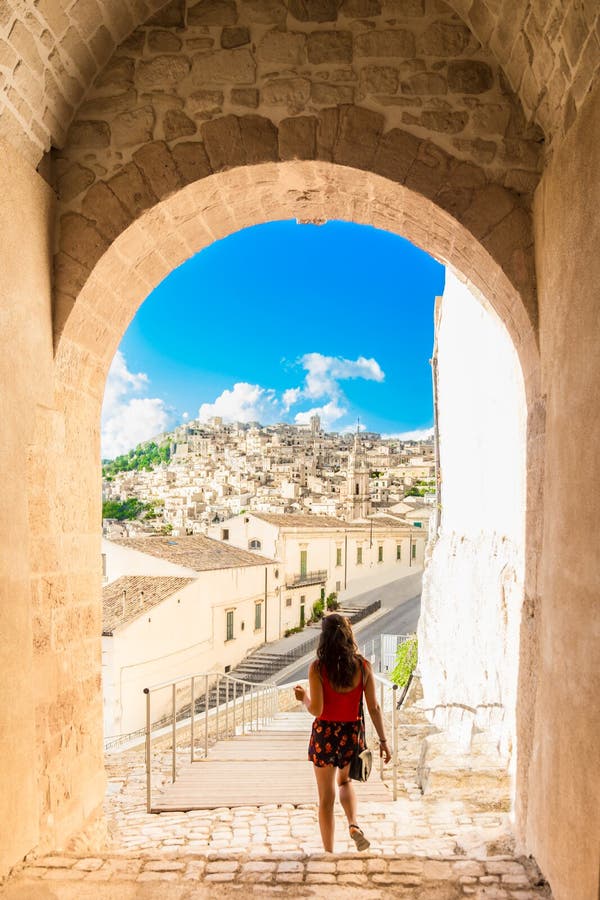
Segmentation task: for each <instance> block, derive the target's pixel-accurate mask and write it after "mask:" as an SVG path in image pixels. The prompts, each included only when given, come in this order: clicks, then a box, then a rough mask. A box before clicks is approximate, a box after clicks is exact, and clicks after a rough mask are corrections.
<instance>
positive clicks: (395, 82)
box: [359, 66, 400, 95]
mask: <svg viewBox="0 0 600 900" xmlns="http://www.w3.org/2000/svg"><path fill="white" fill-rule="evenodd" d="M399 84H400V75H399V72H398V69H397V68H395V67H394V66H364V68H362V69H361V70H360V76H359V87H360V91H361V94H363V95H364V94H395V93H396V91H397V90H398V86H399Z"/></svg>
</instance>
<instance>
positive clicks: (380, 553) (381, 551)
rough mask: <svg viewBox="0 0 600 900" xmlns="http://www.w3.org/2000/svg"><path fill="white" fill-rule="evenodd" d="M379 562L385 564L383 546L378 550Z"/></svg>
mask: <svg viewBox="0 0 600 900" xmlns="http://www.w3.org/2000/svg"><path fill="white" fill-rule="evenodd" d="M377 562H383V544H380V545H379V547H378V548H377Z"/></svg>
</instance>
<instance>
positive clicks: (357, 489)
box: [354, 484, 360, 495]
mask: <svg viewBox="0 0 600 900" xmlns="http://www.w3.org/2000/svg"><path fill="white" fill-rule="evenodd" d="M354 493H355V494H356V495H358V494H360V485H358V484H357V485H356V490H355V491H354Z"/></svg>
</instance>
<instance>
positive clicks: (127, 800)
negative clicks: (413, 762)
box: [0, 751, 550, 900]
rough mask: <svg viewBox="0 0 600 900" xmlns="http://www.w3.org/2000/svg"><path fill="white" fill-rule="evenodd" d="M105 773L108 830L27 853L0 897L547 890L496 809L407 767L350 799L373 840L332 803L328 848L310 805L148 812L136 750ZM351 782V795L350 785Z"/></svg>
mask: <svg viewBox="0 0 600 900" xmlns="http://www.w3.org/2000/svg"><path fill="white" fill-rule="evenodd" d="M169 766H170V755H169V754H168V753H160V754H159V753H156V754H155V755H154V768H155V771H156V772H157V773H158V774H157V780H158V781H160V780H163V779H166V778H167V777H168V771H169ZM107 771H108V791H107V799H106V808H105V814H106V822H107V825H108V836H107V837H106V839H105V840H104V841H102V842H101V843H100V844H98V843H96V846H94V844H93V842H92V841H91V840H90V838H89V836H81V837H80V838H78V839H77V840H75V841H74V843H73V844H72V846H71V847H70V848H69V849H68V851H67V852H65V853H63V854H61V855H53V856H48V857H42V858H37V859H36V858H33V859H28V860H27V861H26V862H25V863H24V864H23V866H21V867H20V868H19V870H18V871H16V872H15V873H13V876H12V878H11V879H10V880H9V881H8V883H7V884H6V885H5V887H4V889H3V890H1V891H0V894H1V895H2V897H3V898H6V900H29V898H31V900H37V898H39V900H44V898H48V900H70V898H73V900H74V898H77V900H87V898H88V897H89V898H94V900H96V898H98V900H103V898H106V900H108V898H110V900H128V898H132V900H133V898H135V900H151V898H154V897H159V896H160V897H161V898H167V900H170V898H173V900H188V898H189V900H200V898H204V897H207V898H208V897H209V898H213V897H215V898H218V897H230V896H231V897H232V896H238V895H239V892H240V891H241V890H244V889H245V890H251V891H252V892H253V893H255V894H256V895H258V896H267V895H269V894H270V893H275V894H277V895H281V894H283V895H284V896H290V897H300V896H308V897H323V896H325V895H327V897H331V898H333V897H335V896H336V891H337V890H340V891H341V890H343V896H344V898H350V900H352V898H359V897H361V898H362V897H373V898H379V897H384V896H385V897H389V896H397V897H412V898H421V900H452V898H467V897H474V898H481V900H484V898H486V900H535V898H542V897H543V898H548V897H550V892H549V888H548V886H547V885H545V883H544V881H543V879H542V878H541V876H540V873H539V871H538V870H537V867H536V866H535V863H534V862H533V861H532V860H529V859H523V858H515V857H514V855H513V840H512V835H511V827H510V821H509V817H508V814H507V813H506V812H502V811H494V810H491V809H485V808H482V804H481V803H473V801H468V800H465V801H460V800H442V799H432V798H427V797H423V796H422V795H421V793H420V791H419V789H418V787H417V785H416V782H415V780H414V771H412V773H411V769H410V766H407V767H405V769H404V770H403V772H402V773H401V774H402V781H401V790H400V795H399V799H398V800H397V801H396V802H392V801H390V802H389V803H385V804H376V803H363V804H360V800H359V804H360V807H359V811H360V815H359V821H360V823H361V825H362V827H363V828H364V830H365V832H366V833H367V834H368V836H369V838H370V840H371V842H372V843H371V847H370V849H369V850H368V851H367V852H365V853H361V854H359V853H357V852H356V851H355V850H354V845H353V844H352V842H351V841H350V839H349V838H348V836H347V832H346V828H345V821H344V819H343V816H342V814H341V810H340V809H339V808H338V810H337V816H336V847H335V851H336V852H335V854H326V853H323V851H322V848H321V843H320V839H319V829H318V824H317V808H316V805H315V804H313V803H309V804H305V805H303V806H300V807H294V806H292V805H291V804H282V805H279V806H276V805H272V806H260V807H247V808H245V807H240V808H236V809H227V808H220V809H213V810H197V811H192V812H188V813H162V814H160V815H159V816H158V815H149V814H148V813H146V808H145V767H144V759H143V754H142V752H141V751H129V752H127V753H122V754H119V755H118V756H113V757H112V758H109V760H108V764H107ZM357 792H358V795H359V798H360V785H358V786H357ZM491 805H494V804H490V806H491ZM483 806H485V804H483ZM92 850H93V852H92ZM159 888H160V891H159V892H158V893H157V891H158V889H159ZM332 891H334V893H332ZM340 896H341V894H340Z"/></svg>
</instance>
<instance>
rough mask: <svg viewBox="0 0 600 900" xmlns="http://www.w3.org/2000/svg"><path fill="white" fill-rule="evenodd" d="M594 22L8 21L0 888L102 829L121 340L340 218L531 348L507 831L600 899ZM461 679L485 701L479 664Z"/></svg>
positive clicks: (447, 12) (480, 17)
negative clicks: (245, 233)
mask: <svg viewBox="0 0 600 900" xmlns="http://www.w3.org/2000/svg"><path fill="white" fill-rule="evenodd" d="M599 13H600V11H599V9H598V4H597V3H596V2H593V0H592V2H588V0H582V2H578V3H575V2H571V0H552V2H548V3H542V2H538V0H523V2H522V3H515V2H511V0H493V2H492V0H449V2H448V3H443V2H441V0H411V2H404V0H323V2H310V0H302V2H300V0H239V2H236V0H199V2H196V3H194V2H192V0H189V2H188V0H171V2H168V3H166V4H165V3H164V2H162V0H104V2H102V3H97V2H94V0H90V2H86V3H75V4H73V3H71V2H67V0H53V2H40V3H33V2H20V0H19V2H17V0H8V2H5V3H4V4H3V5H2V7H1V9H0V39H1V41H0V68H1V79H0V82H1V101H0V140H1V145H0V146H1V149H0V153H1V157H2V158H1V164H0V192H1V196H2V204H1V206H0V233H1V235H2V241H1V242H0V270H1V271H2V279H1V280H0V301H1V305H2V329H1V339H2V343H3V352H2V353H1V354H0V367H1V372H2V374H1V382H2V391H1V393H0V396H1V398H2V399H1V403H2V424H3V428H2V452H1V454H0V460H1V464H2V470H1V474H2V484H3V492H2V507H1V513H0V518H1V529H2V535H3V541H2V550H1V553H2V573H3V576H4V579H5V582H4V585H5V586H4V588H3V590H4V594H3V601H2V616H3V619H2V621H3V625H2V660H1V666H2V672H3V681H2V683H3V689H2V699H1V701H0V715H1V718H2V723H1V728H0V734H1V735H2V750H3V753H2V759H3V766H2V788H1V791H0V797H1V798H2V799H1V801H0V813H1V818H2V822H3V824H4V829H3V835H4V840H3V842H2V848H1V857H0V873H2V874H3V873H5V872H6V871H7V870H9V869H10V867H11V866H12V865H14V864H15V863H16V862H17V861H19V860H20V859H22V858H23V856H24V855H25V854H26V853H28V852H29V851H31V850H32V849H34V848H37V849H44V848H46V849H47V848H57V847H60V846H63V845H64V843H65V842H66V841H67V840H68V838H69V836H70V835H71V834H73V833H74V832H76V831H77V830H79V829H81V828H83V827H85V826H89V827H91V826H92V823H93V822H94V821H95V819H96V817H97V816H98V815H100V814H101V807H102V796H103V790H104V782H105V778H104V771H103V759H102V699H101V686H100V673H101V637H100V635H101V571H100V534H99V524H100V445H99V422H100V409H101V404H102V397H103V391H104V384H105V379H106V374H107V372H108V369H109V366H110V363H111V360H112V358H113V356H114V353H115V350H116V348H117V346H118V344H119V341H120V340H121V338H122V336H123V334H124V331H125V329H126V327H127V325H128V324H129V322H130V321H131V318H132V317H133V315H134V313H135V311H136V309H137V308H138V307H139V305H140V304H141V303H142V302H143V300H144V299H145V297H146V296H147V295H148V294H149V293H150V291H151V290H152V289H153V288H154V287H155V286H156V285H157V284H158V283H159V282H160V281H161V280H162V279H163V278H164V277H165V276H166V275H167V274H168V273H169V272H170V271H171V270H172V269H173V268H175V267H176V266H178V265H179V264H180V263H181V262H183V261H184V260H185V259H187V258H188V257H189V256H191V255H192V254H193V253H195V252H197V251H199V250H200V249H202V248H203V247H205V246H207V245H209V244H210V243H211V242H213V241H215V240H218V239H219V238H222V237H224V236H226V235H228V234H231V233H232V232H234V231H237V230H239V229H240V228H244V227H246V226H249V225H254V224H257V223H259V222H265V221H273V220H276V219H285V218H295V219H297V220H299V221H301V222H322V221H324V220H326V219H334V218H337V219H346V220H350V221H354V222H358V223H363V224H369V225H373V226H375V227H378V228H383V229H386V230H389V231H390V232H393V233H395V234H401V235H402V236H404V237H405V238H407V239H408V240H411V241H413V242H414V243H415V244H416V245H418V246H419V247H422V248H423V249H424V250H426V251H428V252H429V253H431V254H432V255H433V256H435V257H436V258H438V259H439V260H441V261H442V262H444V263H445V264H446V265H447V266H448V267H449V269H450V270H452V271H453V272H455V273H456V275H457V276H458V277H459V278H460V279H461V280H462V281H464V282H465V283H466V284H467V285H468V286H469V289H470V290H471V291H472V292H473V293H474V295H475V296H476V297H477V298H478V299H479V301H480V302H481V303H482V304H483V307H485V308H486V309H487V310H492V311H493V312H494V314H495V315H496V316H497V318H498V319H499V321H500V322H501V323H502V326H503V328H504V329H505V331H506V334H507V335H508V336H509V339H510V342H511V344H512V347H513V349H514V353H515V354H516V356H517V358H518V362H519V366H520V369H521V375H522V385H523V388H524V394H523V396H524V404H525V415H526V426H525V429H526V445H525V462H524V472H525V487H524V490H525V494H524V496H525V500H526V528H525V530H524V541H525V548H524V561H523V562H524V566H523V600H522V604H521V607H520V608H519V610H518V617H517V621H516V623H514V624H515V628H516V634H515V638H516V640H517V644H518V647H519V652H518V656H519V666H518V675H517V677H516V684H515V685H514V696H515V698H516V699H515V707H514V710H513V711H512V715H513V716H514V723H515V734H516V737H517V746H518V757H517V761H516V766H515V771H514V808H513V814H514V821H515V831H516V838H517V843H518V847H519V849H520V850H521V851H522V852H524V853H527V854H533V855H534V856H535V858H536V860H537V862H538V863H539V865H540V867H541V869H542V871H543V872H544V874H545V875H546V877H547V878H548V880H549V882H550V884H551V886H552V890H553V892H554V896H555V897H556V898H557V900H589V898H591V897H595V896H596V895H597V893H598V865H597V835H598V834H599V833H600V819H599V817H600V796H599V791H600V788H599V785H598V767H597V748H598V745H599V743H600V734H599V731H598V729H599V727H600V725H599V722H600V716H599V715H598V709H597V704H598V697H599V696H600V685H599V681H598V679H599V677H600V676H599V673H598V666H597V659H598V657H599V655H600V654H599V652H598V630H597V627H596V628H595V627H594V624H593V623H594V621H596V620H597V619H596V620H595V619H594V617H595V616H596V617H597V598H598V592H599V587H600V575H599V571H598V566H599V562H598V553H597V521H598V518H599V513H600V493H599V490H598V485H599V484H600V477H599V475H600V473H599V471H598V469H599V465H600V463H599V461H598V454H597V451H596V448H597V446H598V443H599V441H600V417H599V416H598V414H597V406H598V396H599V395H600V358H599V352H600V350H599V348H600V341H598V304H597V285H598V282H599V280H600V271H599V266H600V255H599V254H598V252H597V251H598V221H597V215H598V213H597V211H598V209H599V208H600V144H599V142H598V140H597V135H598V133H599V131H600V87H599V86H598V77H597V74H598V67H599V65H600V52H599V43H598V38H599V21H600V20H599ZM339 264H341V265H347V266H348V265H349V266H351V265H352V261H351V260H347V259H343V260H340V261H339ZM290 277H293V273H290ZM224 327H226V326H225V324H224ZM455 352H456V353H463V354H464V352H465V349H464V343H463V344H460V343H459V345H458V346H457V347H455ZM491 359H493V357H492V358H491ZM442 368H443V366H442V364H441V358H440V377H441V375H442V374H443V373H442ZM444 428H446V429H448V428H449V429H450V431H448V430H447V431H446V435H447V437H448V438H449V439H450V440H452V428H453V426H452V423H446V424H444V423H443V421H440V429H441V430H443V429H444ZM441 437H442V438H443V434H441ZM442 444H443V440H442ZM451 459H452V460H453V462H452V464H451V465H449V467H448V470H447V475H446V478H445V483H444V485H443V488H444V494H443V496H445V497H446V498H447V500H446V501H444V500H443V499H442V520H443V519H444V514H445V511H448V512H449V517H448V519H447V521H446V523H445V524H444V523H443V521H442V526H441V527H442V543H441V544H440V546H439V552H437V556H436V557H435V559H433V557H432V560H433V562H434V565H433V566H432V568H431V580H430V587H429V591H430V598H431V600H432V602H433V604H434V605H433V608H432V609H437V608H438V607H436V605H435V603H436V602H437V601H435V598H438V599H439V598H441V595H442V591H443V585H444V582H445V580H448V579H449V580H450V582H451V580H452V575H453V572H454V567H455V566H457V565H458V564H459V562H461V560H462V563H464V564H465V567H466V568H468V567H467V566H466V560H467V559H468V553H470V552H471V550H472V549H473V546H474V541H470V540H464V541H461V536H464V535H461V529H462V528H463V527H464V526H465V522H464V519H461V518H460V517H459V516H454V515H453V514H452V515H451V514H450V513H451V510H450V508H449V507H447V508H445V507H444V502H448V503H449V504H450V507H452V498H453V497H455V496H456V494H455V488H456V485H457V484H461V483H462V482H463V481H464V478H466V477H467V475H468V471H466V470H465V469H464V468H463V469H462V470H461V463H460V454H459V455H454V454H452V455H451ZM463 476H464V478H463ZM444 528H447V534H446V536H445V537H444V533H443V529H444ZM446 539H447V542H446V545H444V543H443V541H446ZM444 546H445V547H446V550H444ZM465 548H466V549H465ZM467 550H468V553H467ZM433 552H434V554H435V553H436V551H435V549H434V551H433ZM454 552H455V553H456V555H455V556H452V554H453V553H454ZM493 552H494V546H492V545H491V544H490V558H493ZM462 553H464V554H465V555H464V556H461V554H462ZM452 560H455V562H452ZM515 572H516V569H515ZM497 576H498V578H497V579H496V587H498V579H501V578H502V573H501V572H499V573H497ZM486 577H487V576H486ZM513 582H514V579H512V581H511V578H509V579H508V581H507V582H506V584H505V585H504V588H503V590H504V594H503V593H502V591H500V590H499V588H498V591H499V593H498V594H494V596H500V597H502V596H506V597H508V596H509V595H510V596H512V595H511V590H512V588H511V583H513ZM451 593H452V592H451ZM509 605H510V604H509ZM499 609H500V614H501V611H502V604H501V602H500V606H499ZM432 615H433V613H432ZM433 618H434V619H435V620H436V621H437V618H436V616H434V617H433ZM511 627H512V626H511ZM435 633H436V629H435V628H433V629H431V630H430V634H431V640H430V643H429V646H428V648H427V649H428V652H430V653H431V665H432V667H434V664H435V665H437V664H438V662H439V661H440V658H441V657H440V654H443V653H444V652H445V647H444V645H443V643H436V640H437V638H436V637H435ZM472 641H473V632H472V631H469V630H463V631H461V630H460V629H459V630H458V631H457V632H456V636H455V641H454V644H453V654H452V655H448V654H447V655H446V664H447V665H446V667H445V671H446V673H447V676H448V677H447V679H446V680H445V682H444V684H443V692H442V693H441V695H440V694H435V696H434V697H433V700H434V702H435V703H437V704H438V707H439V717H440V719H443V718H446V720H447V725H448V728H454V727H455V726H456V724H457V723H455V722H453V721H452V716H451V714H450V713H451V709H452V708H453V707H452V705H453V704H455V703H460V702H462V701H463V699H464V698H463V697H462V696H461V695H460V691H461V690H462V687H461V680H460V678H459V674H460V673H459V672H458V671H457V670H458V669H459V668H460V667H461V664H462V659H463V658H464V656H465V654H467V653H468V652H469V651H470V649H471V646H472ZM490 646H491V649H492V650H494V649H495V645H494V644H493V643H492V644H491V645H490ZM432 670H433V668H432ZM471 687H472V689H473V691H472V696H470V697H469V698H468V699H469V701H470V705H471V706H472V708H474V709H477V708H483V707H484V706H485V702H486V697H487V696H488V694H487V688H486V686H485V678H484V672H482V671H480V672H479V675H478V676H477V677H476V678H474V679H473V680H472V682H471ZM429 689H430V688H429V687H428V686H427V685H426V694H427V691H428V690H429ZM17 700H18V702H17ZM440 704H441V705H440ZM473 704H475V705H474V706H473ZM24 710H25V711H28V712H27V713H26V714H24ZM446 713H447V715H446ZM492 725H493V723H492Z"/></svg>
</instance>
